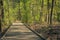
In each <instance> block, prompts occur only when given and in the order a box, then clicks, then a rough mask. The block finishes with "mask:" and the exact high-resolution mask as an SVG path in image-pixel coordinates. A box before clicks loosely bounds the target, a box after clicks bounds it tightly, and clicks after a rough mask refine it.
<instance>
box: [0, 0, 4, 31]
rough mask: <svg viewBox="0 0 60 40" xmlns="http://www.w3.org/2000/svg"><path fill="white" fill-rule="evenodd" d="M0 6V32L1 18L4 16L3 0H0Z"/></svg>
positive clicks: (0, 27) (0, 26)
mask: <svg viewBox="0 0 60 40" xmlns="http://www.w3.org/2000/svg"><path fill="white" fill-rule="evenodd" d="M0 6H1V8H0V32H2V21H3V20H2V19H3V18H4V12H3V10H4V9H3V1H2V0H0Z"/></svg>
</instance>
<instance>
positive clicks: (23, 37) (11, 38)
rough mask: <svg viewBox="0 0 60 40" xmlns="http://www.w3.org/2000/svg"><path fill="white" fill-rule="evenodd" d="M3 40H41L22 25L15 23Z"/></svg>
mask: <svg viewBox="0 0 60 40" xmlns="http://www.w3.org/2000/svg"><path fill="white" fill-rule="evenodd" d="M1 40H40V39H39V37H38V36H36V35H35V34H34V33H33V32H31V31H30V30H29V29H28V28H26V27H25V26H24V25H23V24H22V23H13V25H12V26H11V27H10V28H9V30H8V31H7V32H6V34H5V35H4V36H3V37H2V39H1Z"/></svg>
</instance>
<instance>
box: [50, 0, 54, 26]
mask: <svg viewBox="0 0 60 40" xmlns="http://www.w3.org/2000/svg"><path fill="white" fill-rule="evenodd" d="M53 6H54V0H52V7H51V13H50V25H51V24H52V15H53Z"/></svg>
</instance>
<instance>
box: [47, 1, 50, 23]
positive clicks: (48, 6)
mask: <svg viewBox="0 0 60 40" xmlns="http://www.w3.org/2000/svg"><path fill="white" fill-rule="evenodd" d="M49 8H50V5H49V0H47V10H48V13H47V22H48V24H49Z"/></svg>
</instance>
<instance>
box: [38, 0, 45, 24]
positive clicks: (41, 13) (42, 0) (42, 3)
mask: <svg viewBox="0 0 60 40" xmlns="http://www.w3.org/2000/svg"><path fill="white" fill-rule="evenodd" d="M43 7H44V0H41V11H40V19H39V20H40V23H41V21H42V15H43Z"/></svg>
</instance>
